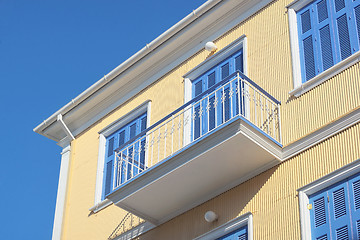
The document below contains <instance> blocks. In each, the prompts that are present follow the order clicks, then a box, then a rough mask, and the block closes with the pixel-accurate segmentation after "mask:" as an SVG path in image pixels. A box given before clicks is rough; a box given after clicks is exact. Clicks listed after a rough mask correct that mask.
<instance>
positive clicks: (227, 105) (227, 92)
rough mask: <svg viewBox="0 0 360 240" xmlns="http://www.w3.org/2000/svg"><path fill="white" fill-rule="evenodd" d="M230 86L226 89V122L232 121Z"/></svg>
mask: <svg viewBox="0 0 360 240" xmlns="http://www.w3.org/2000/svg"><path fill="white" fill-rule="evenodd" d="M229 93H230V86H229V85H228V86H227V87H225V89H224V92H223V94H224V111H225V112H224V117H225V121H227V120H229V119H230V114H231V112H230V95H229Z"/></svg>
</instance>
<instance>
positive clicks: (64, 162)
mask: <svg viewBox="0 0 360 240" xmlns="http://www.w3.org/2000/svg"><path fill="white" fill-rule="evenodd" d="M70 155H71V147H70V144H68V145H67V146H65V147H64V148H63V150H62V152H61V166H60V175H59V184H58V191H57V198H56V208H55V217H54V226H53V234H52V240H60V239H61V233H62V226H63V216H64V209H65V200H66V190H67V184H68V175H69V166H70Z"/></svg>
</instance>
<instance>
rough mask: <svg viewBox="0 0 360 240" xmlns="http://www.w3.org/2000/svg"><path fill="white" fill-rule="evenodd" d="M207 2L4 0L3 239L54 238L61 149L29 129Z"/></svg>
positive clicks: (0, 0) (0, 58)
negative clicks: (52, 235) (53, 228)
mask: <svg viewBox="0 0 360 240" xmlns="http://www.w3.org/2000/svg"><path fill="white" fill-rule="evenodd" d="M204 2H205V0H182V1H169V0H158V1H156V0H153V1H145V0H134V1H124V0H98V1H95V0H61V1H60V0H57V1H55V0H0V81H1V88H0V89H1V91H0V127H1V133H2V137H1V140H0V152H1V153H0V156H1V158H0V159H1V168H0V194H1V195H0V196H1V197H0V208H1V210H0V216H1V217H0V238H1V239H36V240H39V239H50V238H51V233H52V225H53V217H54V211H55V201H56V191H57V182H58V176H59V169H60V151H61V148H60V147H58V146H57V145H56V143H55V142H53V141H52V140H49V139H47V138H45V137H43V136H40V135H38V134H36V133H34V132H33V131H32V129H33V128H34V127H36V126H37V125H38V124H39V123H40V122H42V121H43V120H44V119H46V118H47V117H49V116H50V115H51V114H53V113H54V112H55V111H56V110H58V109H59V108H61V107H62V106H63V105H65V104H66V103H68V102H69V101H70V100H71V99H72V98H75V97H76V96H77V95H78V94H80V93H81V92H82V91H84V90H85V89H86V88H88V87H89V86H90V85H91V84H93V83H94V82H96V81H97V80H99V79H100V78H101V77H103V76H104V75H105V74H107V73H108V72H109V71H111V70H112V69H113V68H115V67H116V66H117V65H119V64H120V63H122V62H123V61H124V60H126V59H127V58H129V57H130V56H131V55H133V54H134V53H136V52H137V51H138V50H140V49H141V48H142V47H144V46H145V44H146V43H149V42H151V41H152V40H153V39H155V38H156V37H157V36H159V35H160V34H161V33H163V32H164V31H165V30H167V29H168V28H169V27H171V26H172V25H174V24H175V23H176V22H178V21H179V20H181V19H182V18H183V17H185V16H186V15H188V14H189V13H190V12H191V11H192V10H193V9H196V8H197V7H199V6H200V5H201V4H203V3H204Z"/></svg>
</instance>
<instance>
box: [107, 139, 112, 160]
mask: <svg viewBox="0 0 360 240" xmlns="http://www.w3.org/2000/svg"><path fill="white" fill-rule="evenodd" d="M113 154H114V138H113V137H112V138H110V140H109V141H108V150H107V156H108V157H110V156H112V155H113Z"/></svg>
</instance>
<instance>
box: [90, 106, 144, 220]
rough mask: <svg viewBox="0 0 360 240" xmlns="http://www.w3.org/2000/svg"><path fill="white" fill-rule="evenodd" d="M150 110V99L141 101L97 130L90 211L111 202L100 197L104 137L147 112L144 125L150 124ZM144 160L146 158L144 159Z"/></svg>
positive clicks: (95, 210) (102, 175)
mask: <svg viewBox="0 0 360 240" xmlns="http://www.w3.org/2000/svg"><path fill="white" fill-rule="evenodd" d="M150 111H151V101H150V100H147V101H145V102H144V103H142V104H141V105H140V106H138V107H137V108H135V109H134V110H132V111H131V112H129V113H128V114H126V115H125V116H123V117H121V118H120V119H118V120H116V121H115V122H113V123H111V124H109V125H108V126H107V127H105V128H104V129H102V130H100V131H99V151H98V153H99V155H98V164H97V172H96V185H95V202H94V206H93V207H92V208H90V211H92V212H95V213H96V212H98V211H100V210H101V209H104V208H105V207H107V206H109V205H110V204H112V202H111V201H110V200H108V199H101V198H102V193H103V180H104V167H105V165H104V164H105V163H104V161H105V149H106V138H107V137H108V136H110V135H111V134H113V133H114V132H116V131H117V130H119V129H120V128H122V127H123V126H125V125H126V124H128V123H129V122H131V121H132V120H133V119H135V118H137V117H139V116H140V115H142V114H144V113H147V120H146V121H147V122H146V126H147V127H149V125H150ZM145 161H146V159H145Z"/></svg>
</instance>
